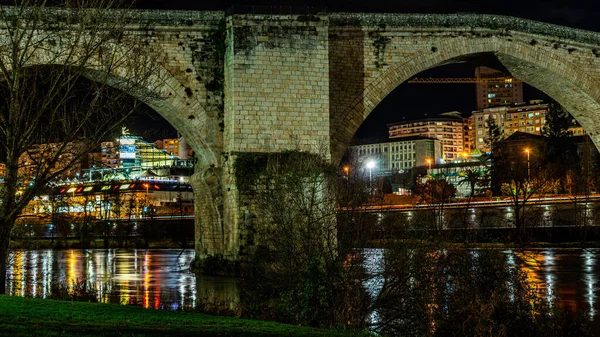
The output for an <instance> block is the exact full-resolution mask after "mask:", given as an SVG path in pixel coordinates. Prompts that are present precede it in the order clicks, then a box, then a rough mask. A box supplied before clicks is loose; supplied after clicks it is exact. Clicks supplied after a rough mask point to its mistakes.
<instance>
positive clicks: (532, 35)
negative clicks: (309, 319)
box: [129, 11, 600, 260]
mask: <svg viewBox="0 0 600 337" xmlns="http://www.w3.org/2000/svg"><path fill="white" fill-rule="evenodd" d="M129 15H130V23H131V25H130V33H131V34H138V35H139V36H140V38H144V39H147V40H148V41H149V43H150V44H151V45H153V46H155V47H156V48H155V49H156V50H160V53H161V57H159V58H158V59H157V60H156V62H157V63H159V65H160V69H161V71H160V74H157V76H156V79H155V80H153V83H155V86H154V87H153V88H149V89H150V90H154V91H157V92H159V93H160V96H161V97H163V98H162V99H154V100H152V101H148V102H146V103H147V104H148V105H150V106H151V107H152V108H154V109H155V110H156V111H157V112H158V113H160V114H161V115H163V116H164V117H165V118H166V119H167V120H168V121H169V122H170V123H171V124H172V125H173V126H174V127H175V128H176V129H177V130H178V131H179V132H180V133H181V134H182V135H183V136H184V137H185V138H186V140H187V141H188V142H189V143H190V145H191V146H192V147H193V149H194V151H195V153H196V156H197V158H198V162H197V163H196V166H195V167H196V169H195V172H196V173H195V174H194V176H193V177H192V179H191V182H192V185H193V187H194V191H195V198H196V203H195V206H196V252H197V254H198V256H199V257H200V258H204V257H207V256H212V255H222V256H224V257H225V258H227V259H230V260H238V259H240V258H241V257H243V255H244V254H246V253H247V252H248V251H250V250H248V249H247V248H248V247H247V246H248V245H252V240H251V239H250V237H251V235H249V233H248V232H249V230H250V227H251V226H252V221H251V219H252V217H253V216H256V215H252V214H250V213H251V212H250V208H249V207H248V206H247V205H245V204H244V203H243V202H241V201H240V199H241V197H240V196H239V194H238V190H237V188H236V182H235V179H234V174H233V163H234V162H235V158H236V156H238V155H239V154H240V153H255V152H279V151H284V150H303V151H309V152H312V153H318V154H320V155H322V156H323V157H325V158H327V159H331V160H332V161H334V162H336V161H339V160H340V159H341V156H342V154H343V153H344V151H345V149H346V147H347V145H348V143H349V142H350V139H351V138H352V136H353V135H354V133H355V132H356V130H357V129H358V127H359V126H360V125H361V123H362V122H363V121H364V120H365V118H366V117H367V116H368V115H369V114H370V113H371V111H372V110H373V109H374V108H375V107H376V106H377V104H379V103H380V102H381V100H383V99H384V98H385V97H386V96H387V95H388V94H389V93H390V92H391V91H392V90H393V89H395V88H396V87H397V86H398V85H400V84H401V83H403V82H404V81H406V80H408V79H409V78H411V77H412V76H415V75H417V74H418V73H419V72H422V71H424V70H427V69H430V68H433V67H436V66H439V65H443V64H448V63H452V62H457V61H461V60H463V59H464V58H467V57H468V58H471V57H478V56H486V57H490V56H493V57H495V58H497V59H498V60H499V61H500V63H501V64H502V65H503V66H504V67H505V68H506V69H507V70H508V71H510V72H511V74H512V75H513V76H515V77H516V78H519V79H521V80H523V81H525V82H527V83H529V84H531V85H533V86H535V87H537V88H538V89H540V90H542V91H544V92H546V93H547V94H548V95H550V96H552V97H553V98H554V99H556V100H557V101H558V102H560V103H561V104H562V105H563V106H565V108H566V109H567V110H569V111H570V112H571V113H572V115H573V116H574V117H575V118H576V119H577V120H578V121H579V122H580V123H581V124H582V125H583V126H584V127H585V128H586V130H587V131H588V133H589V134H590V136H591V137H592V139H593V140H594V142H595V143H596V144H600V118H598V111H600V34H599V33H594V32H588V31H582V30H577V29H571V28H568V27H561V26H555V25H550V24H544V23H540V22H533V21H528V20H523V19H518V18H511V17H502V16H492V15H471V14H465V15H458V14H456V15H437V14H436V15H426V14H348V13H329V14H327V13H322V14H317V15H272V14H270V15H260V14H234V15H228V14H226V13H224V12H193V11H131V12H130V14H129Z"/></svg>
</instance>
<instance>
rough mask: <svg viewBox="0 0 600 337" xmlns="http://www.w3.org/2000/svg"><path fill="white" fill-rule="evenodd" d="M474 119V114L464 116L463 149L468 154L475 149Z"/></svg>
mask: <svg viewBox="0 0 600 337" xmlns="http://www.w3.org/2000/svg"><path fill="white" fill-rule="evenodd" d="M474 119H475V116H473V115H471V116H469V117H465V118H463V151H464V152H465V153H466V154H470V153H471V152H472V151H473V150H474V149H475V130H474V128H473V125H474V123H473V120H474Z"/></svg>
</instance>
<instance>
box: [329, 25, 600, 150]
mask: <svg viewBox="0 0 600 337" xmlns="http://www.w3.org/2000/svg"><path fill="white" fill-rule="evenodd" d="M517 34H518V33H515V35H517ZM390 37H392V38H393V33H391V35H390ZM545 39H546V40H548V37H544V36H540V35H531V34H523V36H522V37H520V38H513V37H511V36H510V34H506V32H504V34H498V33H497V32H494V33H490V34H485V33H479V34H477V36H473V35H471V36H453V37H446V38H442V39H436V40H435V41H434V42H430V43H429V44H426V46H423V47H422V48H420V49H418V50H415V51H413V52H412V53H410V55H408V56H406V57H402V58H400V60H398V61H395V62H393V63H390V64H389V65H386V66H384V67H382V69H380V71H375V72H372V73H373V76H372V78H371V79H369V80H366V81H365V85H364V90H362V92H361V93H360V94H359V95H358V96H359V97H355V98H354V100H353V102H352V103H351V104H350V105H349V106H348V107H347V108H346V110H345V111H344V112H343V113H342V114H340V115H337V116H331V121H332V126H331V130H332V131H331V146H332V158H334V160H340V159H341V157H342V155H343V153H344V151H345V149H346V147H347V145H348V144H349V142H350V140H351V138H352V137H353V136H354V133H355V132H356V131H357V130H358V127H360V125H361V124H362V122H363V121H364V120H365V119H366V118H367V117H368V116H369V114H370V113H371V112H372V111H373V109H374V108H375V107H376V106H377V105H378V104H379V103H380V102H381V101H382V100H383V99H384V98H385V97H386V96H387V95H388V94H390V93H391V92H392V91H393V90H394V89H395V88H397V87H398V86H399V85H400V84H402V83H404V82H405V81H407V80H408V79H410V78H411V77H413V76H415V75H417V74H418V73H420V72H422V71H425V70H428V69H431V68H435V67H437V66H441V65H445V64H449V63H454V62H457V61H460V59H461V58H464V57H469V56H472V55H477V54H484V53H491V54H494V55H495V56H496V57H497V58H498V60H499V61H500V62H501V63H502V64H503V65H504V66H505V67H506V68H507V69H508V70H509V71H510V72H511V74H512V75H513V76H514V77H516V78H518V79H520V80H522V81H524V82H526V83H528V84H530V85H532V86H534V87H536V88H537V89H539V90H541V91H543V92H545V93H546V94H547V95H549V96H551V97H552V98H554V99H555V100H556V101H558V102H559V103H560V104H562V105H563V106H564V107H565V108H566V109H567V110H568V111H569V112H570V113H571V114H572V115H573V117H574V118H575V119H577V121H579V122H580V123H581V125H582V126H583V127H584V128H585V129H586V130H587V131H588V133H589V134H590V137H591V138H592V139H593V141H594V143H595V144H596V145H597V146H598V145H600V121H599V120H598V118H597V116H596V114H597V111H600V103H599V98H600V86H599V84H600V81H598V80H597V78H596V77H595V76H594V75H595V74H590V73H587V72H586V69H582V68H581V67H580V65H577V64H574V63H573V62H571V61H570V60H569V59H567V57H565V56H563V55H561V54H560V53H558V52H556V51H553V50H552V49H556V48H555V47H552V46H551V47H550V48H548V46H547V45H543V44H541V43H537V41H544V40H545ZM586 47H588V48H589V49H592V48H593V46H586ZM594 50H595V49H594ZM392 52H393V51H392ZM571 52H572V51H569V52H568V54H571ZM391 58H392V59H393V58H394V57H393V56H392V57H391ZM368 73H369V72H368V71H365V74H366V75H368Z"/></svg>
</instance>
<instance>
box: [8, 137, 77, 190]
mask: <svg viewBox="0 0 600 337" xmlns="http://www.w3.org/2000/svg"><path fill="white" fill-rule="evenodd" d="M63 147H64V148H63ZM87 147H88V146H87V145H86V144H85V143H83V142H73V143H67V144H66V145H65V144H63V143H47V144H35V145H33V146H32V147H31V148H30V149H29V150H28V151H27V152H24V153H23V154H21V156H20V157H19V176H20V178H21V179H22V180H23V181H30V180H31V179H34V178H35V177H36V176H38V175H39V173H40V172H43V171H44V170H48V173H49V174H54V173H59V178H67V177H76V176H77V175H78V174H79V172H80V171H81V169H82V168H84V167H85V166H86V165H87V162H86V161H87V156H86V155H85V153H86V152H87V151H86V150H87ZM59 153H60V154H59ZM50 165H53V166H52V167H50Z"/></svg>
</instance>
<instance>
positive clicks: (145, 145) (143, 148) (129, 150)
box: [119, 135, 179, 168]
mask: <svg viewBox="0 0 600 337" xmlns="http://www.w3.org/2000/svg"><path fill="white" fill-rule="evenodd" d="M178 146H179V145H178ZM176 159H178V158H177V157H175V156H174V155H172V154H170V153H168V152H167V151H165V150H161V149H158V148H156V147H155V146H154V144H152V143H149V142H147V141H145V140H143V139H142V138H140V137H137V136H130V135H123V136H121V138H120V139H119V160H120V162H121V166H122V167H141V168H154V167H161V166H169V165H172V163H173V161H174V160H176Z"/></svg>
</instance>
